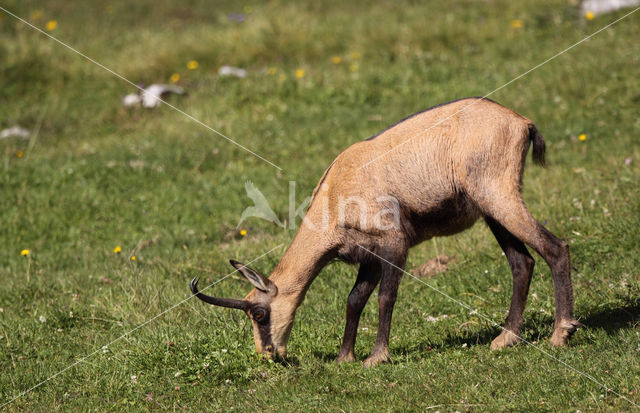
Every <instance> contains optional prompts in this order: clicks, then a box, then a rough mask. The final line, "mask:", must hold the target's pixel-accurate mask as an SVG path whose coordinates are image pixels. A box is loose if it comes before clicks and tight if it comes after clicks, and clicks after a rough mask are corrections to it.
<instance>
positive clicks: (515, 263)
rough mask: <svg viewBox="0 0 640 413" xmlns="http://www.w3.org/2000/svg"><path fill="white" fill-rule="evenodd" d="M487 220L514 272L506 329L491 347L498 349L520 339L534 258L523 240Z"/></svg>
mask: <svg viewBox="0 0 640 413" xmlns="http://www.w3.org/2000/svg"><path fill="white" fill-rule="evenodd" d="M486 221H487V224H488V225H489V228H490V229H491V232H493V235H494V236H495V237H496V239H497V240H498V244H500V247H501V248H502V250H503V251H504V253H505V255H506V256H507V260H509V266H510V267H511V273H512V274H513V295H512V297H511V307H510V308H509V315H507V320H506V321H505V324H504V330H503V331H502V333H500V335H499V336H498V337H496V338H495V339H494V340H493V341H492V342H491V349H492V350H497V349H501V348H505V347H510V346H513V345H515V344H516V343H518V341H520V338H519V336H520V327H521V326H522V313H523V311H524V306H525V304H526V302H527V294H528V293H529V284H530V283H531V276H532V275H533V266H534V260H533V258H532V257H531V255H530V254H529V251H527V248H526V247H525V246H524V244H523V243H522V241H520V240H519V239H517V238H516V237H514V236H513V235H511V233H509V231H507V230H506V229H505V228H504V227H503V226H502V225H500V224H499V223H498V222H497V221H495V220H493V219H491V218H486Z"/></svg>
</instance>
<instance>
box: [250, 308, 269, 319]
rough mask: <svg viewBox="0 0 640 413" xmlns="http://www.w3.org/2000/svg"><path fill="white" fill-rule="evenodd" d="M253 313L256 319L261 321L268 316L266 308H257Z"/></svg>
mask: <svg viewBox="0 0 640 413" xmlns="http://www.w3.org/2000/svg"><path fill="white" fill-rule="evenodd" d="M252 315H253V319H254V320H256V321H261V320H263V319H264V317H265V316H266V313H265V312H264V310H256V311H255V312H254V313H253V314H252Z"/></svg>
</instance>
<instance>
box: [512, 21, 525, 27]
mask: <svg viewBox="0 0 640 413" xmlns="http://www.w3.org/2000/svg"><path fill="white" fill-rule="evenodd" d="M523 25H524V23H522V20H520V19H515V20H512V21H511V27H513V28H514V29H520V28H521V27H522V26H523Z"/></svg>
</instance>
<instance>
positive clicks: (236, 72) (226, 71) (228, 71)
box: [218, 66, 247, 78]
mask: <svg viewBox="0 0 640 413" xmlns="http://www.w3.org/2000/svg"><path fill="white" fill-rule="evenodd" d="M218 74H219V75H220V76H235V77H241V78H242V77H247V71H246V70H244V69H241V68H239V67H233V66H222V67H221V68H220V69H219V70H218Z"/></svg>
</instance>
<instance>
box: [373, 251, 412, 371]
mask: <svg viewBox="0 0 640 413" xmlns="http://www.w3.org/2000/svg"><path fill="white" fill-rule="evenodd" d="M406 258H407V257H406V252H404V255H403V256H402V257H395V259H389V260H387V261H383V262H382V263H381V266H382V273H381V281H380V288H379V289H378V307H379V308H378V313H379V319H378V334H377V336H376V342H375V344H374V346H373V350H372V351H371V355H370V356H369V357H367V359H366V360H365V361H364V366H365V367H373V366H376V365H378V364H380V363H385V362H388V361H390V357H389V333H390V330H391V315H392V314H393V306H394V305H395V303H396V298H397V296H398V287H399V286H400V280H401V279H402V275H403V272H404V271H403V269H402V268H404V263H405V260H406Z"/></svg>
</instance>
